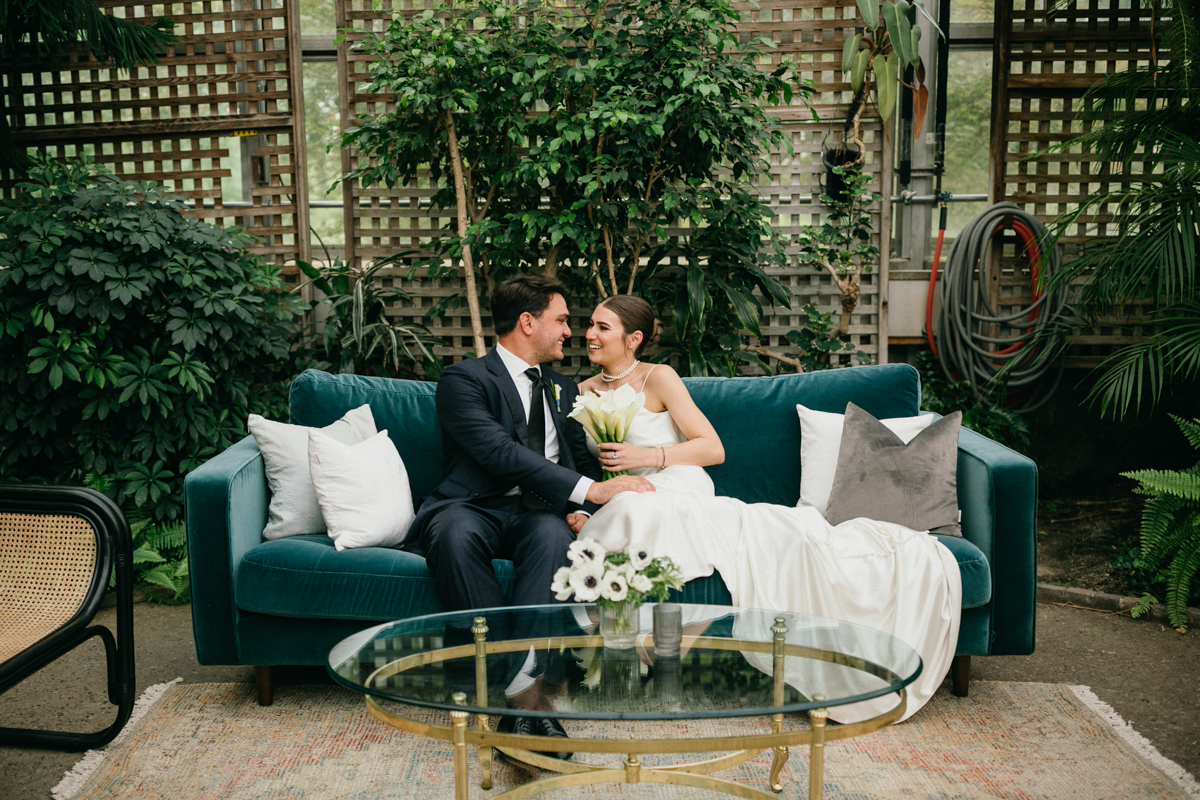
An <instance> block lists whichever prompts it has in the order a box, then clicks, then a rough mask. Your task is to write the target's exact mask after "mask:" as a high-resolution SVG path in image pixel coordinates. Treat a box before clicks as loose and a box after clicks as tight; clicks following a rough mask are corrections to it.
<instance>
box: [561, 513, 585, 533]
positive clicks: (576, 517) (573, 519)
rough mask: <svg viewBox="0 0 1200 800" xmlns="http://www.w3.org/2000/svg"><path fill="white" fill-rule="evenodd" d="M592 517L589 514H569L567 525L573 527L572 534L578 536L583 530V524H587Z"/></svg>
mask: <svg viewBox="0 0 1200 800" xmlns="http://www.w3.org/2000/svg"><path fill="white" fill-rule="evenodd" d="M589 519H590V517H589V516H588V515H587V514H567V524H568V525H570V526H571V532H572V533H574V534H575V535H576V536H578V535H579V531H580V530H581V529H582V528H583V523H585V522H587V521H588V520H589Z"/></svg>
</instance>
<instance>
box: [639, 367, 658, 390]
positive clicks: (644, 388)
mask: <svg viewBox="0 0 1200 800" xmlns="http://www.w3.org/2000/svg"><path fill="white" fill-rule="evenodd" d="M656 369H658V364H655V365H654V366H653V367H651V368H650V369H648V370H647V371H646V377H645V378H643V379H642V388H641V389H640V391H643V392H644V391H646V381H648V380H650V373H651V372H654V370H656Z"/></svg>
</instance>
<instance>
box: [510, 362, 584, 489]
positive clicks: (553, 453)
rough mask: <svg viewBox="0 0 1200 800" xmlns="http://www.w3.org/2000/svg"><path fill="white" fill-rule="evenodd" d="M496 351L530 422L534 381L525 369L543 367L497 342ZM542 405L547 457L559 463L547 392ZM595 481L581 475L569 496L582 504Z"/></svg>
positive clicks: (555, 429)
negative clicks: (544, 418) (528, 361)
mask: <svg viewBox="0 0 1200 800" xmlns="http://www.w3.org/2000/svg"><path fill="white" fill-rule="evenodd" d="M496 352H497V353H499V354H500V360H501V361H503V362H504V366H505V368H506V369H507V370H508V374H509V376H510V377H512V381H513V384H514V385H515V386H516V387H517V395H518V396H519V397H520V398H521V407H522V408H523V409H524V410H525V423H526V424H528V423H529V401H530V399H531V398H532V396H533V381H531V380H529V376H528V375H526V374H525V370H527V369H529V368H530V367H533V368H535V369H537V371H538V372H541V371H542V368H541V366H540V365H538V364H529V363H527V362H526V361H525V359H523V358H521V357H520V356H517V355H513V354H512V353H511V352H509V351H508V350H506V349H505V348H504V345H502V344H497V345H496ZM541 394H542V406H543V407H544V413H545V417H546V458H548V459H550V460H551V461H553V462H554V463H556V464H557V463H559V457H558V454H559V442H558V429H557V428H555V427H554V419H553V418H552V417H551V416H550V415H551V414H553V413H554V409H552V408H550V401H549V400H547V399H546V393H545V392H542V393H541ZM593 483H595V481H593V480H592V479H591V478H589V477H587V476H586V475H581V476H579V483H577V484H575V489H574V491H572V492H571V497H570V498H569V499H570V501H571V502H572V503H575V504H576V505H581V504H582V503H583V501H584V500H585V499H587V493H588V489H589V488H591V485H592V484H593ZM518 491H519V489H518V490H514V491H513V492H512V494H516V493H517V492H518Z"/></svg>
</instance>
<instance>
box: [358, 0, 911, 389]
mask: <svg viewBox="0 0 1200 800" xmlns="http://www.w3.org/2000/svg"><path fill="white" fill-rule="evenodd" d="M739 6H740V7H741V8H742V10H743V13H744V14H745V19H744V21H743V23H742V25H741V26H739V35H740V36H741V37H742V38H743V39H745V38H747V37H750V36H767V37H769V38H771V39H772V40H773V41H774V42H775V43H776V44H777V45H778V49H777V50H774V51H771V61H770V63H765V64H763V65H762V66H763V68H764V69H773V68H774V67H775V66H776V65H777V64H778V61H779V59H781V58H783V57H784V56H785V55H790V56H791V57H792V59H793V60H794V61H795V62H796V63H797V69H798V72H799V73H800V76H801V77H802V78H804V79H807V80H811V81H813V83H814V85H815V89H816V93H815V94H814V96H813V104H814V108H815V110H816V111H817V113H818V115H819V117H820V121H819V122H817V121H814V120H813V118H812V113H811V112H810V110H809V109H808V108H806V107H804V106H803V105H802V104H800V103H799V102H797V103H795V104H793V106H792V107H789V108H772V109H769V112H770V113H771V114H772V115H773V116H775V117H776V118H778V119H779V121H780V123H781V125H782V126H783V128H784V131H785V132H786V134H787V135H788V136H789V137H790V139H791V142H792V145H793V148H794V150H795V154H794V155H791V156H789V155H788V154H786V153H782V152H774V153H771V154H770V160H771V170H770V174H769V176H768V178H769V179H768V180H767V181H764V183H763V185H761V187H760V190H761V192H762V195H763V199H764V201H765V202H766V203H767V204H768V205H769V206H770V208H771V210H772V212H773V213H774V215H775V220H776V225H777V227H778V228H779V229H780V230H781V231H782V232H784V233H786V234H789V235H794V234H795V233H797V232H798V231H799V230H800V228H801V226H806V225H808V224H810V223H811V224H819V223H820V217H821V214H822V213H823V211H824V209H823V208H822V207H820V206H819V205H817V204H816V198H817V197H818V196H819V195H820V193H821V190H820V186H819V181H820V179H821V175H822V174H823V168H822V166H821V146H822V142H823V141H824V140H825V139H826V138H828V139H829V140H830V141H833V140H834V139H835V137H836V136H837V135H839V134H840V130H841V124H840V117H839V114H844V110H845V108H846V106H847V105H848V103H849V101H850V87H849V85H847V84H845V83H844V82H843V81H842V73H841V71H840V61H841V54H842V48H843V44H844V41H845V39H844V37H845V36H847V35H853V28H854V15H855V13H856V11H855V9H856V5H855V2H854V0H840V1H839V0H791V1H789V0H766V1H765V2H762V3H760V4H759V5H758V6H757V7H755V6H752V5H751V4H749V3H741V4H739ZM393 9H395V10H396V11H397V12H398V13H403V14H406V15H409V14H411V13H413V12H417V11H422V10H424V9H425V4H423V3H421V2H419V0H418V2H413V0H339V2H338V3H337V25H338V28H339V29H347V28H349V29H354V30H358V31H366V30H373V31H381V30H383V28H384V27H385V26H386V24H387V23H388V21H389V20H390V19H391V14H392V13H393ZM361 38H362V37H361V35H350V36H348V37H347V40H346V42H345V43H343V44H341V45H340V46H339V50H338V72H339V82H340V83H341V85H342V91H341V93H340V95H341V97H340V99H341V116H342V119H343V121H344V124H346V125H350V124H353V122H354V120H356V119H357V118H358V116H359V115H361V114H364V113H370V114H378V113H383V112H386V111H390V110H391V108H392V106H391V104H390V102H389V100H390V99H389V98H387V97H384V96H373V95H368V94H366V93H365V92H364V89H365V86H366V82H367V80H368V65H369V58H368V57H367V56H365V55H363V54H361V53H357V52H354V51H353V49H352V45H353V44H355V43H356V42H358V41H361ZM871 111H872V112H873V111H874V109H873V108H872V109H871ZM865 142H866V147H867V156H866V157H867V163H866V167H865V169H866V170H867V171H868V173H870V174H871V175H872V176H873V177H874V178H875V181H874V182H873V186H872V188H873V189H874V190H875V191H879V192H881V193H883V188H882V187H884V186H886V187H887V188H888V190H889V191H890V187H891V168H890V163H891V155H890V149H891V148H890V145H891V143H890V141H887V140H886V139H885V136H884V135H883V127H882V126H881V125H880V123H879V120H878V118H877V117H871V116H870V115H867V124H866V125H865ZM357 159H358V156H357V155H356V154H355V153H353V152H349V151H345V150H344V151H343V152H342V160H343V161H342V164H343V169H344V170H345V171H349V170H351V169H353V168H354V167H356V166H357V165H358V160H357ZM885 165H887V167H886V169H885ZM436 191H437V187H436V186H432V185H430V182H429V180H428V179H424V180H420V181H418V183H417V185H415V186H409V187H396V188H395V189H390V190H389V189H384V188H382V187H378V186H374V187H368V188H365V189H364V188H362V187H361V186H359V185H357V184H354V185H351V184H344V185H343V198H344V201H345V204H346V206H345V220H344V222H345V228H346V258H347V260H348V261H349V262H350V263H352V264H357V265H361V264H362V263H363V262H364V261H366V262H369V261H371V260H374V259H379V258H384V257H387V256H391V255H393V254H395V253H397V252H399V251H401V250H406V249H414V250H424V249H425V248H428V246H429V244H430V242H432V241H433V240H434V238H435V237H437V236H439V235H440V231H441V229H442V228H443V227H444V226H446V225H448V224H450V223H451V222H452V219H451V212H450V211H449V210H444V209H443V210H440V211H438V212H436V213H435V212H433V211H432V210H431V209H430V198H431V197H432V196H433V194H434V193H435V192H436ZM874 213H875V215H876V220H877V226H876V230H887V226H888V220H887V206H886V204H885V205H884V206H883V207H882V208H876V209H875V212H874ZM682 233H685V231H684V230H683V229H677V230H672V229H668V234H669V235H678V234H682ZM790 249H791V251H792V252H794V250H795V248H790ZM883 249H885V250H886V247H885V248H883ZM879 269H880V267H879V265H876V267H875V273H874V274H872V275H868V276H864V279H863V287H862V290H863V291H862V296H861V299H860V301H859V306H858V309H857V311H856V313H855V314H854V316H853V319H852V326H851V329H850V333H851V338H852V339H853V341H854V342H855V344H857V345H858V346H859V348H860V349H861V350H863V351H864V352H867V353H869V354H871V355H872V356H873V357H874V358H876V359H877V360H881V359H882V358H883V357H886V350H884V351H883V352H882V353H881V351H880V348H879V342H880V341H886V338H887V333H886V320H885V319H884V318H883V317H882V315H881V314H880V306H879V296H880V287H881V285H882V284H883V282H884V281H885V280H886V276H884V275H880V274H879V272H878V270H879ZM773 274H774V277H776V278H777V279H779V280H780V281H782V282H783V283H784V284H785V285H787V286H789V287H790V288H791V289H792V290H793V292H795V294H796V295H797V296H796V298H795V299H794V300H793V303H792V310H791V311H789V310H788V309H778V310H776V309H769V308H768V309H766V312H767V313H766V318H765V319H764V321H763V322H764V325H763V333H764V335H765V336H766V337H767V342H766V343H767V344H769V345H770V346H771V347H772V348H773V349H777V350H781V351H785V352H786V351H791V350H793V348H791V347H790V345H788V344H787V343H786V342H785V341H783V339H782V336H783V335H784V334H785V333H786V332H787V331H789V330H792V329H794V328H796V327H798V326H799V325H800V320H801V316H800V308H801V306H803V305H805V304H810V303H811V304H814V305H817V306H818V307H819V308H821V309H822V310H823V311H836V310H839V309H840V297H841V295H840V292H839V291H838V290H837V288H836V286H834V285H833V283H832V280H831V279H830V277H829V276H828V275H826V274H819V273H817V272H816V271H815V270H813V269H811V268H808V267H799V266H797V265H795V264H791V265H789V266H788V267H787V268H785V269H782V270H774V271H773ZM406 275H407V272H406V271H405V272H404V273H401V272H399V271H397V272H394V273H393V274H392V277H391V278H390V280H395V281H397V282H399V284H400V285H402V286H403V287H404V288H405V289H406V290H407V291H409V292H410V293H411V294H412V295H413V298H414V302H413V303H412V304H411V305H410V306H408V307H406V308H396V309H394V310H393V312H394V313H395V314H396V316H397V317H400V318H403V319H407V320H412V321H416V322H424V323H426V324H428V325H429V326H430V328H432V329H433V330H434V332H435V333H437V334H438V335H440V336H442V337H443V339H444V341H445V342H446V345H445V346H443V347H441V348H438V349H437V350H436V352H437V353H438V354H439V355H441V356H448V357H450V358H453V359H457V358H460V357H462V356H463V355H464V354H466V353H468V352H470V351H471V350H472V343H471V327H470V320H469V319H468V317H467V316H466V306H465V303H464V304H463V306H462V307H461V309H459V310H458V311H456V312H452V313H451V314H448V315H447V316H445V317H442V318H439V319H436V320H432V321H431V320H423V319H422V315H423V313H424V310H425V309H427V308H429V307H430V306H432V305H433V304H434V303H435V302H436V301H437V300H438V299H440V298H442V297H445V296H448V295H454V294H457V293H459V292H460V291H461V290H460V287H459V285H457V284H454V285H447V284H446V282H443V281H436V280H429V279H423V278H417V279H414V280H408V279H407V278H406V277H405V276H406ZM573 310H575V311H578V312H581V313H582V314H583V317H582V319H576V320H574V321H573V328H574V332H575V334H576V336H575V338H574V339H573V340H572V341H570V342H568V347H567V348H566V356H567V357H566V359H565V361H564V367H566V368H567V371H568V372H571V371H572V370H573V368H576V367H579V366H580V365H582V364H586V363H587V355H586V348H585V347H584V345H583V339H582V333H583V331H584V326H583V324H582V322H583V320H586V316H587V312H588V311H590V309H583V308H580V309H573ZM488 323H489V320H488V319H486V318H485V320H484V327H485V329H488V327H489V326H488ZM488 343H489V344H490V343H491V338H490V336H489V337H488Z"/></svg>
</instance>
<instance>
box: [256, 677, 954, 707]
mask: <svg viewBox="0 0 1200 800" xmlns="http://www.w3.org/2000/svg"><path fill="white" fill-rule="evenodd" d="M254 682H255V683H257V684H258V704H259V705H260V706H269V705H271V704H272V703H274V702H275V687H274V686H272V685H271V668H270V667H255V668H254ZM955 685H956V686H957V685H958V684H955Z"/></svg>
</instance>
